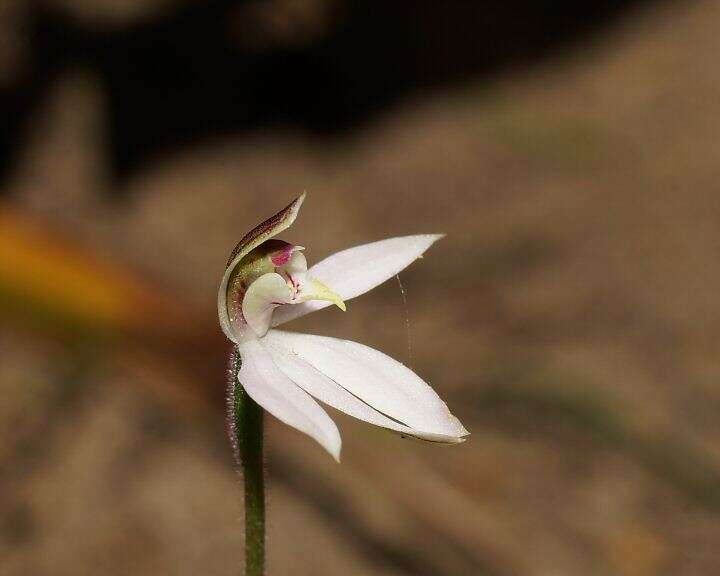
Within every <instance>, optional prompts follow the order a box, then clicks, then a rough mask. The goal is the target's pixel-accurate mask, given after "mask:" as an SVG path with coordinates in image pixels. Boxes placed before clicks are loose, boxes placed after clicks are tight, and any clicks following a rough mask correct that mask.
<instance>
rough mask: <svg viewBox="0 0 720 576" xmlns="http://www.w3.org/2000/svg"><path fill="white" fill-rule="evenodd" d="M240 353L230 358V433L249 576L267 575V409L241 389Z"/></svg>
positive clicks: (246, 570)
mask: <svg viewBox="0 0 720 576" xmlns="http://www.w3.org/2000/svg"><path fill="white" fill-rule="evenodd" d="M240 364H241V361H240V357H239V354H238V353H237V349H234V350H233V352H232V354H231V356H230V371H229V372H230V374H229V376H230V382H229V383H228V384H229V385H228V389H229V398H228V399H229V408H232V413H231V418H232V419H231V421H230V430H231V438H230V439H231V441H232V443H233V447H234V448H235V456H236V458H237V460H238V462H239V464H240V468H241V469H242V473H243V483H244V487H245V576H263V574H264V572H265V474H264V468H263V413H264V411H263V409H262V407H260V406H259V405H258V404H257V403H256V402H255V401H254V400H253V399H252V398H250V396H248V394H247V392H245V389H244V388H243V387H242V386H241V385H240V383H239V381H238V379H237V374H238V372H239V371H240Z"/></svg>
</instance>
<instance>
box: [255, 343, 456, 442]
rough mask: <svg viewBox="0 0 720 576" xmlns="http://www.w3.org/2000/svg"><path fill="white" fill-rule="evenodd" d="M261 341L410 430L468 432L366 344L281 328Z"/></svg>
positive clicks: (420, 384)
mask: <svg viewBox="0 0 720 576" xmlns="http://www.w3.org/2000/svg"><path fill="white" fill-rule="evenodd" d="M263 343H264V344H265V345H270V346H273V347H276V348H285V349H287V350H289V351H290V352H291V353H293V354H295V355H297V356H298V357H299V358H301V359H302V360H304V361H306V362H307V363H309V364H310V365H312V366H313V367H314V368H315V369H316V370H318V371H319V372H321V373H323V374H324V375H325V376H327V377H328V378H330V379H332V380H334V381H335V382H337V383H338V384H339V385H340V386H342V387H343V388H345V389H346V390H347V391H348V392H350V393H351V394H353V395H355V396H357V397H358V398H359V399H360V400H362V401H364V402H366V403H367V404H369V405H370V406H372V407H373V408H375V409H376V410H377V411H379V412H382V413H383V414H385V415H387V416H389V417H390V418H393V419H395V420H397V421H399V422H401V423H403V424H405V425H407V426H409V427H411V428H413V429H416V430H422V431H423V432H426V433H431V434H441V435H445V436H452V437H455V438H458V439H459V438H462V437H463V436H466V435H467V434H468V431H467V430H466V429H465V428H464V427H463V425H462V424H461V423H460V421H459V420H458V419H457V418H456V417H455V416H453V415H452V414H451V413H450V411H449V410H448V407H447V405H446V404H445V403H444V402H443V401H442V400H441V399H440V397H439V396H438V395H437V394H436V393H435V391H434V390H433V389H432V388H431V387H430V386H429V385H428V384H427V383H426V382H425V381H423V380H422V379H421V378H420V377H419V376H418V375H417V374H415V373H414V372H413V371H412V370H410V369H409V368H407V367H406V366H404V365H403V364H401V363H400V362H398V361H396V360H393V359H392V358H390V357H389V356H386V355H385V354H383V353H382V352H379V351H378V350H375V349H373V348H370V347H369V346H364V345H363V344H358V343H357V342H350V341H348V340H340V339H338V338H329V337H325V336H312V335H308V334H297V333H293V332H283V331H280V330H270V331H269V332H268V333H267V334H266V335H265V338H264V339H263Z"/></svg>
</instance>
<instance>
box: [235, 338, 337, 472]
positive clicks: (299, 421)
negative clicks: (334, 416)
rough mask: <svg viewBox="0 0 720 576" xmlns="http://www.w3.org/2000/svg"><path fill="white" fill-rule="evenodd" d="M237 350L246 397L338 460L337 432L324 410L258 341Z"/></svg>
mask: <svg viewBox="0 0 720 576" xmlns="http://www.w3.org/2000/svg"><path fill="white" fill-rule="evenodd" d="M238 349H239V350H240V356H241V358H242V366H241V368H240V372H239V373H238V381H239V382H240V384H241V385H242V386H243V388H244V389H245V391H246V392H247V393H248V395H249V396H250V397H251V398H252V399H253V400H255V402H257V403H258V404H260V406H262V407H263V408H264V409H265V410H267V411H268V412H270V413H271V414H272V415H273V416H275V417H276V418H277V419H278V420H281V421H282V422H284V423H285V424H287V425H288V426H292V427H293V428H296V429H298V430H300V431H301V432H304V433H305V434H308V435H309V436H311V437H312V438H313V439H314V440H316V441H317V442H318V443H319V444H320V445H321V446H322V447H323V448H325V450H327V451H328V452H329V453H330V455H331V456H332V457H333V458H335V460H337V461H340V447H341V440H340V433H339V432H338V429H337V426H335V423H334V422H333V421H332V420H331V419H330V416H328V415H327V413H326V412H325V410H323V409H322V408H321V407H320V405H319V404H318V403H317V402H315V400H313V399H312V398H311V397H310V396H309V395H308V394H307V393H306V392H305V391H303V390H302V389H300V388H298V386H296V385H295V383H294V382H292V380H290V379H289V378H288V377H287V376H285V374H283V373H282V372H281V371H280V369H279V368H278V367H277V366H276V365H275V363H274V362H273V360H272V357H271V356H270V353H269V352H268V351H267V350H266V349H265V348H263V346H262V345H261V344H260V343H259V341H258V340H249V341H247V342H243V343H242V344H241V345H240V346H239V347H238Z"/></svg>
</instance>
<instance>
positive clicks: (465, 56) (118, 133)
mask: <svg viewBox="0 0 720 576" xmlns="http://www.w3.org/2000/svg"><path fill="white" fill-rule="evenodd" d="M641 2H642V0H609V1H608V0H589V1H588V2H583V3H568V4H565V3H559V4H558V3H547V2H541V1H540V0H511V1H507V0H487V1H484V2H470V1H460V0H455V1H448V2H432V1H429V0H426V1H421V2H420V1H411V0H405V1H401V2H390V3H386V2H377V1H362V2H361V1H355V2H342V1H340V0H337V1H335V2H325V3H318V5H322V7H323V8H322V10H323V13H322V15H321V16H319V17H317V18H316V21H313V20H312V18H313V15H312V13H310V14H309V15H308V14H304V15H296V14H292V13H290V14H286V15H285V16H284V18H285V20H283V19H282V18H279V19H278V18H276V16H277V14H273V4H274V3H273V2H268V3H266V4H265V5H263V4H262V3H258V2H256V3H253V4H249V3H247V2H243V1H240V0H216V1H213V2H193V3H185V4H181V5H179V6H175V7H171V8H168V9H167V10H165V11H163V12H161V13H159V14H157V15H156V16H154V17H151V18H149V19H147V20H145V21H143V22H141V23H136V24H132V25H129V24H126V25H122V26H121V25H110V24H107V25H105V24H102V23H94V24H93V25H92V26H90V25H88V24H87V23H85V24H83V23H82V22H80V21H78V20H77V19H75V18H73V17H71V16H69V15H67V14H63V13H60V12H54V11H51V10H49V9H48V8H42V7H35V8H32V9H30V12H29V13H28V14H27V32H28V36H29V38H30V41H29V47H28V49H29V52H30V55H29V64H28V65H27V67H26V70H25V71H24V73H23V74H22V76H21V79H20V80H18V81H17V82H16V83H14V84H11V85H9V86H8V87H7V88H6V89H4V90H3V91H0V109H1V110H2V116H3V118H2V126H3V129H2V131H0V177H2V178H4V177H7V175H8V171H9V168H10V167H11V166H12V165H13V160H14V158H15V154H16V152H17V150H18V148H19V145H18V144H19V140H20V139H21V138H22V135H23V133H24V126H25V125H26V121H27V118H28V116H29V115H30V114H31V112H32V110H33V109H34V108H35V106H36V105H37V103H38V101H39V99H40V98H41V97H42V95H43V94H44V92H45V91H46V89H47V87H48V85H49V84H50V83H51V82H52V81H53V79H54V78H56V77H57V76H58V75H59V74H60V73H62V72H64V71H67V70H69V69H70V70H72V69H76V68H89V69H90V70H92V71H93V72H94V73H95V74H96V75H97V76H98V77H100V78H101V80H102V83H103V86H104V88H105V89H106V91H107V98H108V102H107V104H108V114H109V123H110V125H109V145H110V147H111V154H110V157H111V163H112V170H113V174H114V176H115V177H117V178H123V177H124V176H127V175H128V174H130V173H132V172H133V171H134V170H135V169H136V168H139V167H140V166H142V165H144V164H146V163H148V162H151V161H152V159H153V158H154V157H155V156H156V155H158V154H162V153H165V152H168V151H172V150H173V149H174V148H176V147H179V146H184V145H186V144H187V143H188V142H191V141H198V140H202V139H204V138H208V137H217V136H224V135H228V134H238V133H242V132H243V131H247V130H252V129H256V128H258V127H261V126H266V125H277V124H287V125H290V126H294V127H299V128H301V129H303V130H306V131H308V132H311V133H315V134H318V135H327V134H337V133H342V132H345V131H347V130H352V129H353V128H355V127H357V126H359V125H361V124H362V123H363V122H365V121H366V120H367V119H368V118H371V117H372V116H373V115H374V114H377V113H378V112H381V111H383V110H385V109H387V108H388V107H390V106H392V105H393V104H394V103H396V102H397V101H398V100H399V99H401V98H402V97H403V96H404V95H406V94H408V93H409V92H412V91H416V90H422V89H427V88H434V87H437V86H441V85H445V84H448V83H453V82H459V81H463V80H467V79H468V78H471V77H474V78H477V77H482V76H486V75H491V74H493V73H496V72H498V71H499V70H503V69H506V68H508V67H512V66H518V65H527V64H528V63H532V62H534V61H537V60H538V59H540V58H543V57H545V56H547V55H548V54H551V53H553V52H556V51H558V50H559V49H561V48H565V47H566V46H567V45H568V44H569V43H572V42H576V41H577V40H578V39H581V38H585V37H587V35H589V34H593V33H596V32H597V31H598V30H601V29H602V28H603V27H604V26H606V25H608V24H609V23H611V22H613V21H614V20H615V19H617V18H618V17H619V16H620V15H622V14H623V12H624V11H626V10H628V9H629V8H631V7H633V6H636V5H638V4H640V3H641ZM263 10H264V12H263ZM300 16H302V18H304V19H305V21H302V18H300ZM316 16H317V15H316ZM296 17H297V18H298V19H299V20H300V21H299V22H296V21H295V20H294V19H295V18H296ZM308 21H309V22H310V25H308ZM318 21H319V22H320V23H319V24H318ZM313 22H314V23H313ZM282 26H285V28H284V29H283V28H282ZM298 29H301V30H304V31H305V32H307V33H305V34H304V36H302V38H300V39H298V38H297V37H296V36H293V31H296V30H298ZM283 30H284V32H283ZM307 30H309V32H308V31H307Z"/></svg>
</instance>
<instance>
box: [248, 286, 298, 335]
mask: <svg viewBox="0 0 720 576" xmlns="http://www.w3.org/2000/svg"><path fill="white" fill-rule="evenodd" d="M292 297H293V294H292V290H291V289H290V287H289V286H288V285H287V282H286V281H285V279H284V278H283V277H282V276H280V274H277V273H276V272H269V273H268V274H263V275H262V276H260V278H258V279H257V280H255V281H254V282H253V283H252V284H250V287H249V288H248V289H247V292H245V297H244V298H243V301H242V312H243V317H244V318H245V322H247V323H248V325H249V326H250V328H252V330H253V332H255V334H256V335H257V336H259V337H262V336H265V333H266V332H267V331H268V328H270V318H271V317H272V313H273V310H275V308H277V307H278V306H280V305H281V304H285V303H286V302H290V301H291V300H292Z"/></svg>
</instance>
